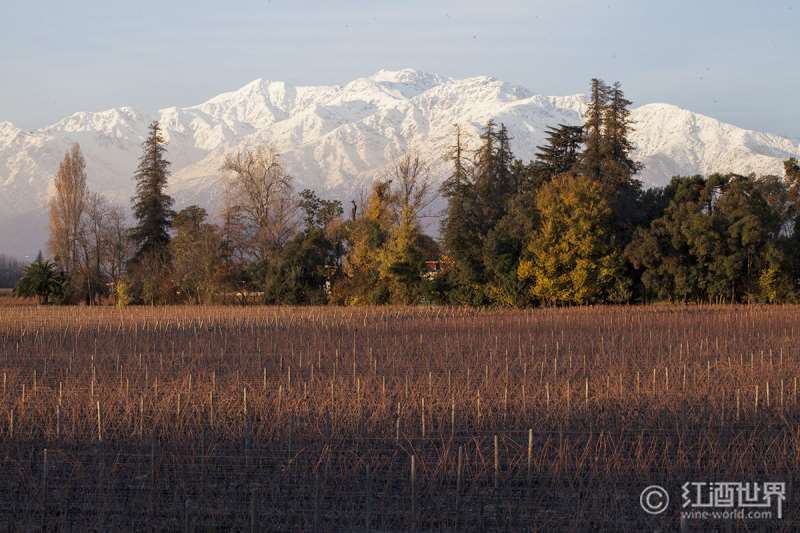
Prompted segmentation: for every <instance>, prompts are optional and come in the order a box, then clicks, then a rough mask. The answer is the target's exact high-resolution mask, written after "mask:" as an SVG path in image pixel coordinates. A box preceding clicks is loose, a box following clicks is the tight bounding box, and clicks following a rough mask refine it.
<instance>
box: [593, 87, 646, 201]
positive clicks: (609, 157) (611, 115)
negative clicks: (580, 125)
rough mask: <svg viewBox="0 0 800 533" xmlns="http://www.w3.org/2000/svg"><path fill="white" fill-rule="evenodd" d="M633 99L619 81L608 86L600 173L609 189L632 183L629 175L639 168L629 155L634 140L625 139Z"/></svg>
mask: <svg viewBox="0 0 800 533" xmlns="http://www.w3.org/2000/svg"><path fill="white" fill-rule="evenodd" d="M631 105H632V102H631V101H630V100H628V99H627V98H625V93H624V92H623V91H622V85H621V84H620V83H619V82H615V83H614V85H612V86H611V87H610V88H608V102H607V104H606V107H605V109H603V136H602V141H601V152H602V154H603V161H602V168H601V174H602V177H603V181H604V182H605V183H606V184H607V186H608V187H609V188H610V189H611V190H617V189H620V188H624V187H630V186H631V180H632V177H633V176H634V175H635V174H636V173H637V172H639V170H640V169H641V168H642V165H641V163H638V162H636V161H634V160H633V159H631V155H630V154H631V152H632V151H633V144H632V143H631V141H630V140H629V139H628V136H629V135H630V131H631V118H630V114H631V112H630V109H629V107H630V106H631Z"/></svg>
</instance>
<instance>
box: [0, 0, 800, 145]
mask: <svg viewBox="0 0 800 533" xmlns="http://www.w3.org/2000/svg"><path fill="white" fill-rule="evenodd" d="M0 20H2V21H3V22H4V28H3V30H2V32H0V72H2V73H3V75H2V80H3V81H2V83H0V121H2V120H10V121H12V122H14V123H15V124H17V125H18V126H20V127H24V128H37V127H41V126H44V125H47V124H49V123H51V122H54V121H55V120H56V119H58V118H60V117H62V116H64V115H66V114H69V113H72V112H74V111H79V110H85V111H90V110H99V109H106V108H110V107H115V106H121V105H131V106H134V107H137V108H141V109H156V108H159V107H165V106H171V105H189V104H193V103H198V102H200V101H202V100H205V99H206V98H208V97H210V96H213V95H215V94H218V93H220V92H223V91H226V90H231V89H235V88H237V87H239V86H241V85H242V84H244V83H246V82H247V81H249V80H252V79H255V78H267V79H276V80H285V81H287V82H290V83H295V84H320V83H337V82H345V81H348V80H351V79H353V78H356V77H358V76H364V75H368V74H371V73H372V72H374V71H376V70H378V69H379V68H402V67H413V68H416V69H420V70H428V71H433V72H438V73H441V74H444V75H449V76H454V77H465V76H471V75H480V74H486V75H492V76H495V77H497V78H500V79H503V80H506V81H510V82H514V83H519V84H521V85H524V86H526V87H528V88H530V89H531V90H533V91H535V92H539V93H544V94H572V93H576V92H584V91H585V90H586V86H587V84H588V80H589V78H591V77H592V76H599V77H603V78H605V79H607V80H609V81H613V80H620V81H622V82H623V83H624V86H625V88H626V90H627V92H628V94H629V96H630V97H631V98H632V99H633V100H635V102H636V103H648V102H656V101H662V102H669V103H673V104H676V105H679V106H682V107H686V108H689V109H692V110H694V111H698V112H701V113H705V114H708V115H712V116H714V117H716V118H719V119H722V120H725V121H728V122H731V123H734V124H736V125H739V126H743V127H747V128H753V129H758V130H765V131H769V132H773V133H778V134H782V135H786V136H791V137H795V138H797V137H800V105H799V104H798V96H800V69H798V68H797V67H798V58H800V53H799V52H800V39H798V37H797V28H798V25H799V23H800V5H797V4H795V3H794V2H791V1H774V2H754V1H740V2H724V1H704V2H688V1H673V2H658V3H656V2H638V1H606V2H589V1H585V2H580V1H558V2H556V1H534V0H527V1H503V0H495V1H494V2H477V1H466V0H460V1H450V0H444V1H430V0H428V1H417V0H407V1H404V2H389V1H372V0H363V1H351V0H337V1H335V2H330V1H325V2H323V1H303V2H298V1H290V0H261V1H251V0H233V1H231V2H219V1H213V2H207V1H205V0H195V1H192V2H189V1H178V0H171V1H169V2H165V1H164V0H160V1H152V0H140V1H138V2H100V1H92V2H89V1H75V2H57V1H53V0H50V1H41V2H30V1H22V0H5V1H3V2H2V5H0Z"/></svg>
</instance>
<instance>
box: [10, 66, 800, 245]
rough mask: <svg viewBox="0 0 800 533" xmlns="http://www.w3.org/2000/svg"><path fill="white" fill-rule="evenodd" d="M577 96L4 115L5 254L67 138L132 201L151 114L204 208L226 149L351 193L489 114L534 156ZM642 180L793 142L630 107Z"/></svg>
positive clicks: (392, 77) (254, 86) (401, 91)
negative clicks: (55, 117)
mask: <svg viewBox="0 0 800 533" xmlns="http://www.w3.org/2000/svg"><path fill="white" fill-rule="evenodd" d="M585 107H586V100H585V98H584V96H582V95H572V96H543V95H540V94H536V93H534V92H533V91H531V90H529V89H527V88H525V87H521V86H519V85H514V84H511V83H507V82H504V81H501V80H497V79H495V78H492V77H487V76H480V77H473V78H466V79H453V78H449V77H445V76H440V75H438V74H432V73H427V72H420V71H417V70H413V69H404V70H398V71H390V70H381V71H378V72H376V73H375V74H373V75H371V76H368V77H365V78H359V79H356V80H353V81H351V82H349V83H346V84H343V85H323V86H305V87H303V86H294V85H291V84H288V83H285V82H280V81H269V80H264V79H258V80H255V81H252V82H250V83H248V84H247V85H245V86H244V87H241V88H240V89H238V90H235V91H232V92H227V93H224V94H220V95H218V96H215V97H213V98H211V99H209V100H207V101H206V102H203V103H201V104H199V105H194V106H190V107H168V108H165V109H161V110H159V111H155V112H153V111H143V110H138V109H134V108H131V107H119V108H115V109H110V110H107V111H99V112H78V113H74V114H72V115H70V116H68V117H65V118H63V119H61V120H59V121H58V122H56V123H54V124H52V125H50V126H46V127H44V128H41V129H38V130H34V131H24V130H22V129H20V128H18V127H16V126H14V125H13V124H11V123H9V122H0V252H2V253H7V254H11V255H16V256H20V257H22V256H25V255H31V254H34V253H36V250H37V249H39V248H42V247H43V246H44V242H45V240H46V234H47V219H48V217H47V211H46V204H47V198H48V195H49V194H50V192H51V188H52V181H53V175H54V174H55V171H56V169H57V168H58V164H59V161H60V160H61V159H62V158H63V156H64V153H65V152H66V151H67V150H68V148H69V146H70V145H71V144H72V143H75V142H77V143H80V145H81V149H82V151H83V153H84V156H85V157H86V161H87V174H88V182H89V187H90V189H91V190H92V191H96V192H100V193H102V194H104V195H106V196H107V197H109V199H110V200H112V201H113V202H115V203H119V204H122V205H128V203H129V201H130V197H131V195H132V193H133V178H132V176H133V172H134V170H135V168H136V164H137V158H138V156H139V154H140V151H141V143H142V141H143V140H144V138H145V135H146V133H147V125H148V124H149V123H150V122H151V121H153V120H158V121H159V122H160V123H161V125H162V127H163V129H164V133H165V137H166V139H167V140H168V142H169V145H168V158H169V160H170V161H171V162H172V166H171V170H172V174H171V176H170V192H171V193H172V194H173V195H174V196H175V198H176V207H181V206H184V205H187V204H189V203H199V204H201V205H204V206H206V207H209V208H210V210H211V211H212V212H213V210H214V207H215V206H216V205H218V200H219V197H220V191H221V183H222V179H223V178H222V176H221V173H220V171H219V168H220V165H221V163H222V160H223V158H224V156H225V154H226V153H229V152H232V151H235V150H239V149H246V148H253V147H255V146H258V145H261V144H270V145H272V146H273V147H274V148H275V149H277V150H278V151H279V152H280V153H281V154H282V157H283V160H284V162H285V164H286V167H287V169H288V171H289V173H290V174H292V176H294V178H295V185H296V188H297V189H298V190H300V189H302V188H306V187H308V188H311V189H314V190H316V191H317V192H318V193H320V194H321V195H322V196H324V197H328V198H339V199H342V200H347V199H349V198H353V197H355V196H356V195H357V194H358V193H359V192H360V191H361V190H363V189H364V188H365V187H367V186H368V184H369V183H370V181H371V180H373V179H375V178H379V177H382V176H384V175H386V172H387V168H388V165H389V164H390V163H391V162H392V161H393V159H395V158H396V157H398V156H399V155H400V154H402V153H403V152H404V151H406V150H408V149H410V148H414V149H416V150H418V151H419V152H420V153H421V155H422V156H423V157H425V158H426V159H427V160H428V161H430V163H431V170H432V177H433V179H434V181H437V182H439V181H441V180H442V179H444V177H446V176H447V173H448V167H447V163H446V162H445V161H444V160H443V158H442V155H443V154H444V153H445V152H446V150H447V148H448V146H449V145H450V144H452V141H453V125H454V124H459V125H461V126H462V128H463V129H464V131H465V132H466V133H467V135H468V139H470V142H471V143H472V145H473V146H475V145H476V141H477V138H478V134H479V132H480V128H481V127H482V126H483V125H484V124H485V123H486V122H487V121H488V120H489V119H495V120H496V121H498V122H502V123H504V124H505V125H506V126H507V127H508V130H509V133H510V134H511V137H512V141H511V148H512V150H513V151H514V153H515V155H516V156H517V157H520V158H522V159H524V160H528V159H531V158H532V157H533V155H534V153H535V151H536V146H537V145H539V144H542V143H543V141H544V135H545V129H546V128H547V126H551V125H556V124H559V123H562V124H580V123H581V122H582V113H583V111H584V110H585ZM632 119H633V121H634V132H633V134H632V141H633V143H634V144H635V146H636V151H635V154H634V156H635V158H636V159H637V160H639V161H641V162H642V163H644V165H645V166H644V170H643V171H642V173H641V174H640V176H639V177H640V178H641V179H642V180H643V181H644V182H645V183H646V184H648V185H663V184H665V183H667V182H668V181H669V179H670V177H671V176H674V175H687V174H710V173H713V172H739V173H751V172H754V173H756V174H782V171H783V170H782V162H783V160H784V159H786V158H788V157H798V156H800V143H798V141H797V140H792V139H788V138H785V137H780V136H778V135H772V134H769V133H762V132H757V131H752V130H747V129H743V128H739V127H736V126H734V125H731V124H727V123H724V122H721V121H719V120H716V119H714V118H711V117H708V116H704V115H701V114H698V113H694V112H692V111H688V110H686V109H682V108H679V107H676V106H674V105H670V104H664V103H652V104H645V105H642V106H639V107H636V108H634V109H633V111H632Z"/></svg>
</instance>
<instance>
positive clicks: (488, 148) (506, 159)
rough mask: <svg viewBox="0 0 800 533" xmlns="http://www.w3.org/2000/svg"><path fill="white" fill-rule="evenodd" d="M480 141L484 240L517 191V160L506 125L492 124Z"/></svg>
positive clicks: (478, 200)
mask: <svg viewBox="0 0 800 533" xmlns="http://www.w3.org/2000/svg"><path fill="white" fill-rule="evenodd" d="M480 139H481V141H482V143H481V146H480V147H479V148H478V150H477V152H476V154H475V170H474V178H473V179H474V181H473V183H474V187H475V204H476V208H477V213H476V214H477V215H478V217H479V218H478V222H479V229H480V236H481V239H483V238H484V237H485V236H486V234H487V233H489V230H491V229H492V228H493V227H494V225H495V224H497V222H498V221H499V220H500V219H501V218H502V217H503V215H504V214H505V212H506V208H507V204H508V201H509V200H510V198H511V196H512V194H513V193H514V192H515V191H516V183H514V179H513V176H512V174H511V164H512V163H513V160H514V156H513V154H512V153H511V149H510V146H509V142H510V140H511V139H510V137H509V135H508V130H507V129H506V127H505V125H502V124H501V125H500V128H499V129H497V126H496V124H495V122H494V121H493V120H490V121H489V122H488V123H487V124H486V127H485V128H484V130H483V132H482V133H481V136H480Z"/></svg>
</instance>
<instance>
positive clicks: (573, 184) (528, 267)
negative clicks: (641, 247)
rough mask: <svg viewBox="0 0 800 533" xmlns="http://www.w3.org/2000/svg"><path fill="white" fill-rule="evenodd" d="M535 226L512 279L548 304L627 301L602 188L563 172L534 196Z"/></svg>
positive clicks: (626, 287) (620, 259) (624, 278)
mask: <svg viewBox="0 0 800 533" xmlns="http://www.w3.org/2000/svg"><path fill="white" fill-rule="evenodd" d="M536 209H537V211H538V212H539V216H540V225H539V228H538V230H537V231H536V232H535V233H534V235H533V236H532V238H531V240H530V241H529V243H528V246H527V250H526V254H525V257H524V258H523V259H522V260H521V261H520V264H519V267H518V270H517V275H518V276H519V278H520V279H521V280H524V281H527V282H529V283H530V291H531V294H532V296H534V297H535V298H537V299H538V300H540V301H541V302H543V303H545V304H549V305H558V304H578V305H581V304H592V303H596V302H603V301H611V302H624V301H627V300H628V299H629V298H630V294H631V290H630V281H629V279H628V277H627V276H626V275H625V272H624V268H625V263H624V259H623V256H622V252H621V250H619V249H617V247H615V246H614V243H613V242H612V237H611V231H610V227H611V223H612V215H613V213H612V210H611V207H610V206H609V203H608V200H607V199H606V197H605V196H604V194H603V189H602V186H601V184H600V183H599V182H598V181H597V180H593V179H591V178H588V177H586V176H583V175H578V174H572V173H567V174H562V175H560V176H556V177H555V178H554V179H553V180H551V181H550V182H549V183H547V184H545V185H543V186H542V188H541V189H540V191H539V192H538V194H537V195H536Z"/></svg>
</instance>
